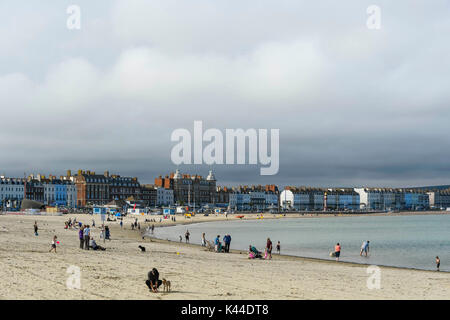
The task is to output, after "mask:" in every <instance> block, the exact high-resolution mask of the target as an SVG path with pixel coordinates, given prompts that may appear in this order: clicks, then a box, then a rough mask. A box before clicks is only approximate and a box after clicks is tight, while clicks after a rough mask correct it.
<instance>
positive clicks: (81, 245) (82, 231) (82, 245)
mask: <svg viewBox="0 0 450 320" xmlns="http://www.w3.org/2000/svg"><path fill="white" fill-rule="evenodd" d="M78 238H79V239H80V249H83V247H84V227H81V228H80V230H78Z"/></svg>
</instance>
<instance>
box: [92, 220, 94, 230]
mask: <svg viewBox="0 0 450 320" xmlns="http://www.w3.org/2000/svg"><path fill="white" fill-rule="evenodd" d="M92 228H95V220H94V219H92Z"/></svg>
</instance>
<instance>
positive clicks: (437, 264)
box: [436, 256, 441, 271]
mask: <svg viewBox="0 0 450 320" xmlns="http://www.w3.org/2000/svg"><path fill="white" fill-rule="evenodd" d="M440 266H441V259H439V256H436V271H439V267H440Z"/></svg>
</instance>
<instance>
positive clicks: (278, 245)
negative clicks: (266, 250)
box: [277, 241, 281, 254]
mask: <svg viewBox="0 0 450 320" xmlns="http://www.w3.org/2000/svg"><path fill="white" fill-rule="evenodd" d="M277 252H278V254H281V244H280V241H278V243H277Z"/></svg>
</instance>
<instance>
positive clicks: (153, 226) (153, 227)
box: [152, 224, 155, 234]
mask: <svg viewBox="0 0 450 320" xmlns="http://www.w3.org/2000/svg"><path fill="white" fill-rule="evenodd" d="M154 230H155V225H154V224H152V234H153V231H154Z"/></svg>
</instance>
